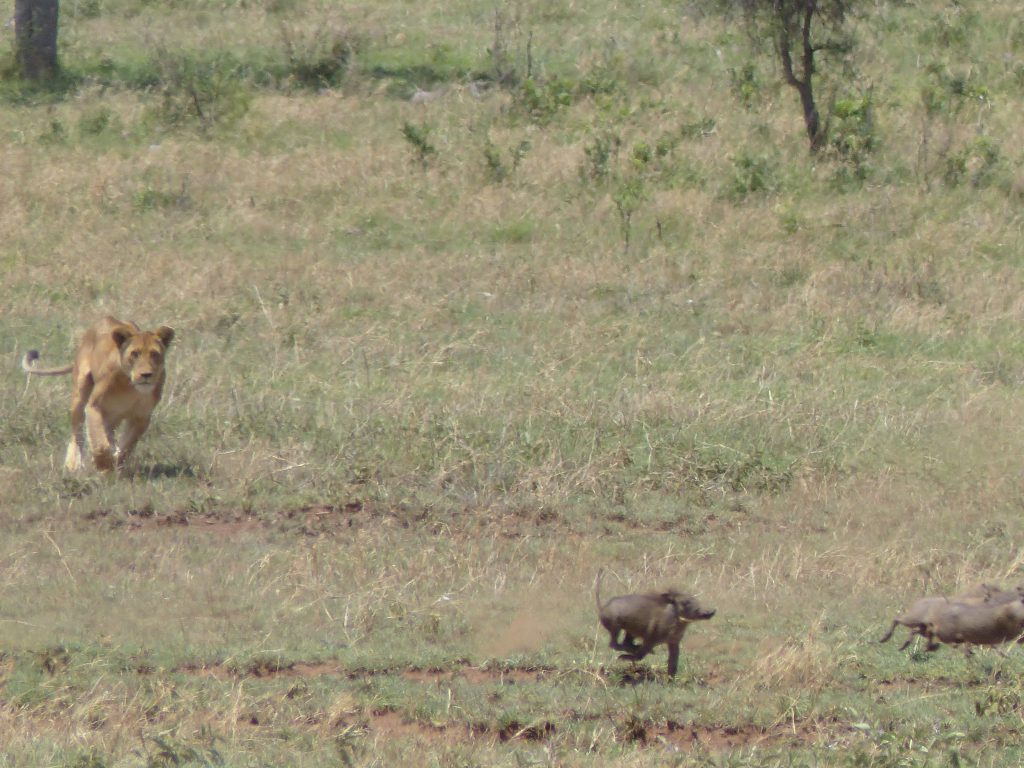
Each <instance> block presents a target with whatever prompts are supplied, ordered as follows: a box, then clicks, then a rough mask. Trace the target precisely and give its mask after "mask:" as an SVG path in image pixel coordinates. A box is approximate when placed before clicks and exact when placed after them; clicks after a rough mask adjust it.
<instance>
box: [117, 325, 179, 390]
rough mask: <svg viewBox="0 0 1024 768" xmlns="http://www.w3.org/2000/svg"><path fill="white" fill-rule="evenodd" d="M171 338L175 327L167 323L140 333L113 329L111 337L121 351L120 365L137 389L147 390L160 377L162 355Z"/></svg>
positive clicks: (162, 367)
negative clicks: (153, 329)
mask: <svg viewBox="0 0 1024 768" xmlns="http://www.w3.org/2000/svg"><path fill="white" fill-rule="evenodd" d="M172 339H174V329H173V328H168V327H167V326H166V325H161V326H160V327H159V328H157V329H156V330H155V331H140V332H139V333H128V332H126V331H123V330H117V331H114V341H115V343H116V344H117V348H118V350H119V351H120V353H121V368H122V370H123V371H124V372H125V373H126V374H128V378H129V379H131V382H132V386H133V387H135V388H136V389H137V390H139V391H140V392H148V391H149V390H151V389H152V388H153V387H154V386H156V384H157V382H159V381H160V378H161V376H160V375H161V374H162V373H163V370H164V355H166V354H167V348H168V347H169V346H170V345H171V340H172Z"/></svg>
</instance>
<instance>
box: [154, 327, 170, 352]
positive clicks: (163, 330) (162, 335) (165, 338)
mask: <svg viewBox="0 0 1024 768" xmlns="http://www.w3.org/2000/svg"><path fill="white" fill-rule="evenodd" d="M156 335H157V337H158V338H159V339H160V341H161V342H163V345H164V349H167V347H169V346H171V342H172V341H174V329H173V328H170V327H168V326H166V325H161V326H160V327H159V328H157V329H156Z"/></svg>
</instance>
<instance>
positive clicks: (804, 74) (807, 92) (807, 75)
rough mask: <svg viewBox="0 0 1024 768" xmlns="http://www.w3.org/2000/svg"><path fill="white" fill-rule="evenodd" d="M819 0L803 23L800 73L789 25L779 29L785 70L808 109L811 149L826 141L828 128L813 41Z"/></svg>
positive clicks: (806, 120)
mask: <svg viewBox="0 0 1024 768" xmlns="http://www.w3.org/2000/svg"><path fill="white" fill-rule="evenodd" d="M815 8H816V6H815V3H814V2H813V0H809V2H808V3H807V4H806V5H805V6H804V9H803V21H802V24H801V27H800V45H801V49H802V50H801V56H800V69H801V72H800V77H798V76H797V73H796V71H795V70H794V67H793V51H792V41H791V39H790V36H789V25H788V24H786V23H783V24H782V26H781V29H780V31H779V37H778V40H777V45H778V49H779V57H780V58H781V59H782V71H783V75H784V76H785V78H786V82H787V83H788V84H789V85H791V86H793V87H794V88H796V90H797V93H799V94H800V105H801V107H803V111H804V126H805V127H806V129H807V138H808V139H809V140H810V142H811V152H817V151H818V150H819V149H821V148H822V146H824V144H825V131H824V130H823V129H822V126H821V116H820V115H819V114H818V105H817V104H815V103H814V86H813V79H814V46H813V44H812V43H811V21H812V20H813V18H814V11H815Z"/></svg>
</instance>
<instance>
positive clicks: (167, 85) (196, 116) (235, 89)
mask: <svg viewBox="0 0 1024 768" xmlns="http://www.w3.org/2000/svg"><path fill="white" fill-rule="evenodd" d="M158 60H159V62H160V72H161V75H160V85H159V87H158V99H159V103H158V105H157V106H156V107H155V109H154V112H155V114H156V116H157V117H158V119H159V121H160V122H161V123H162V124H163V125H164V126H166V127H168V128H179V127H182V126H186V125H190V124H191V125H198V127H199V128H201V129H202V130H204V131H208V130H211V129H213V128H222V129H227V128H230V127H232V126H233V125H234V124H235V123H237V122H238V121H239V120H240V119H241V118H242V117H244V116H245V114H246V113H247V112H248V111H249V106H250V104H251V103H252V94H251V92H250V91H249V89H248V88H246V86H245V82H244V79H243V77H242V68H241V66H240V64H239V62H238V61H237V60H236V59H235V58H234V57H233V56H230V55H228V54H214V55H213V56H210V57H205V56H204V57H199V56H190V55H173V54H170V53H167V52H162V53H160V54H159V55H158Z"/></svg>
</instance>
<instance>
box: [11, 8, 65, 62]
mask: <svg viewBox="0 0 1024 768" xmlns="http://www.w3.org/2000/svg"><path fill="white" fill-rule="evenodd" d="M58 5H59V3H58V0H14V40H15V44H14V50H15V61H16V63H17V66H18V73H19V74H20V75H21V77H23V78H24V79H26V80H36V81H38V80H46V79H49V78H51V77H53V76H54V75H56V74H57V12H58Z"/></svg>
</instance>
